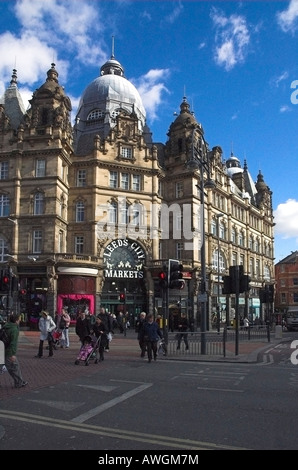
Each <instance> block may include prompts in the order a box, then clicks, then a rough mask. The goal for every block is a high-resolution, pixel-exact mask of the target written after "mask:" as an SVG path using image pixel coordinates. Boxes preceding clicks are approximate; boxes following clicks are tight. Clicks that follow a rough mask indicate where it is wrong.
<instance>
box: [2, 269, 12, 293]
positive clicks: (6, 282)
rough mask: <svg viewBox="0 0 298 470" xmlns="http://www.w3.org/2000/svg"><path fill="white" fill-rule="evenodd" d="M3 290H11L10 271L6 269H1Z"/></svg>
mask: <svg viewBox="0 0 298 470" xmlns="http://www.w3.org/2000/svg"><path fill="white" fill-rule="evenodd" d="M0 287H1V292H9V290H10V273H9V272H8V271H6V270H2V271H1V286H0Z"/></svg>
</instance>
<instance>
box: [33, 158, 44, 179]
mask: <svg viewBox="0 0 298 470" xmlns="http://www.w3.org/2000/svg"><path fill="white" fill-rule="evenodd" d="M45 175H46V161H45V160H36V163H35V177H36V178H42V177H43V176H45Z"/></svg>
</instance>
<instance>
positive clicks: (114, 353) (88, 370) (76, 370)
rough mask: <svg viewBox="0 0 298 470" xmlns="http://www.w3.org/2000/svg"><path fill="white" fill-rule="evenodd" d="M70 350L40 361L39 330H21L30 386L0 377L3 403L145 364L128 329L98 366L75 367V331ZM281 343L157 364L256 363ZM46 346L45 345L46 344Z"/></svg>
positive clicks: (242, 345)
mask: <svg viewBox="0 0 298 470" xmlns="http://www.w3.org/2000/svg"><path fill="white" fill-rule="evenodd" d="M69 338H70V347H69V349H64V348H63V349H62V348H58V349H57V350H55V351H54V355H53V357H49V356H48V350H47V349H46V348H45V349H44V356H43V357H42V358H41V359H39V358H36V357H35V355H36V354H37V352H38V344H39V332H38V331H25V330H22V331H20V336H19V346H18V353H17V357H18V360H19V363H20V366H21V371H22V375H23V380H25V381H28V385H27V386H26V387H24V388H21V389H15V388H13V381H12V378H11V377H10V375H9V374H8V373H7V372H4V373H3V374H0V400H4V399H8V398H10V397H14V396H20V397H21V395H22V394H23V393H26V391H27V390H31V391H32V390H38V389H41V388H43V387H51V386H54V385H56V384H59V383H61V382H68V381H71V380H74V379H75V378H77V377H79V376H82V375H90V374H93V373H96V372H98V370H100V369H102V370H104V368H105V365H108V364H109V363H111V362H113V363H114V362H115V361H116V362H117V363H119V361H120V362H123V363H124V362H126V361H128V360H129V361H136V362H137V361H138V362H140V361H144V359H142V358H141V357H140V348H139V344H138V340H137V334H136V333H135V332H134V331H132V330H129V331H128V332H127V334H126V336H124V334H120V333H118V334H117V333H116V334H115V335H114V336H113V340H112V342H111V344H110V351H109V353H105V359H104V361H103V362H100V363H99V364H95V363H94V361H93V360H91V361H90V364H89V366H88V367H86V365H85V363H84V362H82V361H81V362H80V363H79V365H75V360H76V358H77V356H78V353H79V350H80V342H79V340H78V337H77V335H76V334H75V331H74V329H70V332H69ZM278 342H281V339H279V340H277V339H275V338H274V337H273V338H272V339H271V341H270V342H268V340H265V339H262V340H260V339H259V340H245V341H244V340H243V341H239V343H238V354H237V355H236V354H235V350H236V348H235V343H234V342H227V343H226V351H225V356H224V355H223V354H221V355H201V354H187V353H186V352H184V351H183V350H182V351H179V355H178V354H176V353H173V354H170V353H169V354H168V355H167V356H158V361H172V360H176V361H197V362H219V363H220V362H233V363H255V362H257V358H258V354H260V353H262V351H266V349H268V348H270V347H272V346H273V345H275V344H277V343H278ZM45 345H46V342H45Z"/></svg>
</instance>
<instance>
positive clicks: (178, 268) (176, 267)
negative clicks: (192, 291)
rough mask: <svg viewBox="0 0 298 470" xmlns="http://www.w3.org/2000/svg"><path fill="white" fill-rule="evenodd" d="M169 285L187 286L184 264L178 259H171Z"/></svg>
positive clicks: (175, 287) (177, 287)
mask: <svg viewBox="0 0 298 470" xmlns="http://www.w3.org/2000/svg"><path fill="white" fill-rule="evenodd" d="M168 285H169V288H170V289H183V288H184V286H185V281H184V280H183V266H182V264H180V263H179V261H178V260H176V259H170V260H169V269H168Z"/></svg>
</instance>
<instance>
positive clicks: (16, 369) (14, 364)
mask: <svg viewBox="0 0 298 470" xmlns="http://www.w3.org/2000/svg"><path fill="white" fill-rule="evenodd" d="M5 367H6V369H7V372H8V373H9V374H10V376H11V377H12V378H13V380H14V385H15V387H20V386H21V385H22V383H23V377H22V373H21V369H20V365H19V361H18V360H17V358H16V359H15V361H12V360H11V359H10V357H6V358H5Z"/></svg>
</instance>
